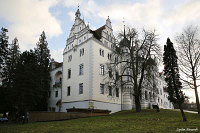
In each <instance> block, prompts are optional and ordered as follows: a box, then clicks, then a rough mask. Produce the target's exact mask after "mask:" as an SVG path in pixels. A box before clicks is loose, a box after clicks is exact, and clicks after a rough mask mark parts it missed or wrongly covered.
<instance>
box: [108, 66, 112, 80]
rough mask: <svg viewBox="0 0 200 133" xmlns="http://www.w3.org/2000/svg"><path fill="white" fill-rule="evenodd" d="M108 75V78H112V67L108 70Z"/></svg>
mask: <svg viewBox="0 0 200 133" xmlns="http://www.w3.org/2000/svg"><path fill="white" fill-rule="evenodd" d="M108 75H109V77H110V78H112V69H111V68H110V69H109V70H108Z"/></svg>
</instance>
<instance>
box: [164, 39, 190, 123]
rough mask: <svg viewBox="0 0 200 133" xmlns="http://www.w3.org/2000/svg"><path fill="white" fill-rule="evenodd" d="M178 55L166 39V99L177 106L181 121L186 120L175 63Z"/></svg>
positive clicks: (183, 97)
mask: <svg viewBox="0 0 200 133" xmlns="http://www.w3.org/2000/svg"><path fill="white" fill-rule="evenodd" d="M177 59H178V57H177V56H176V50H175V49H174V47H173V43H172V42H171V41H170V39H169V38H168V39H167V44H166V45H165V46H164V54H163V61H164V75H165V81H166V82H167V91H168V93H169V97H168V99H169V100H170V101H171V102H172V103H174V104H177V105H178V106H179V109H180V111H181V115H182V118H183V121H187V119H186V116H185V114H184V112H183V108H182V103H184V99H185V95H184V94H183V92H182V91H181V89H182V83H181V82H180V75H179V68H178V64H177Z"/></svg>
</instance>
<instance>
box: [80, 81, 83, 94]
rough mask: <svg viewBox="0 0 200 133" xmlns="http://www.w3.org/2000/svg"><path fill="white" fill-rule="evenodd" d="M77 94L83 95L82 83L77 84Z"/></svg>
mask: <svg viewBox="0 0 200 133" xmlns="http://www.w3.org/2000/svg"><path fill="white" fill-rule="evenodd" d="M79 94H83V83H80V84H79Z"/></svg>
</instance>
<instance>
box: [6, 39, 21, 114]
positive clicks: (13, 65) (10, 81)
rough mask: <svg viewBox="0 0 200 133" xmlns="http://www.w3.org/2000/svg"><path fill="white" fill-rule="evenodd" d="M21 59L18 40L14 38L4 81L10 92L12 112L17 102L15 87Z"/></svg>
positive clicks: (9, 98)
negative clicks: (15, 101) (14, 102)
mask: <svg viewBox="0 0 200 133" xmlns="http://www.w3.org/2000/svg"><path fill="white" fill-rule="evenodd" d="M19 59H20V50H19V44H18V39H17V38H14V40H13V41H12V43H11V44H9V50H8V58H7V61H6V64H7V70H8V71H7V74H6V75H7V76H6V78H5V79H4V81H5V82H4V83H5V87H6V88H7V90H8V95H7V99H8V100H9V105H10V106H11V108H10V111H13V109H14V104H13V101H14V100H15V94H16V89H15V87H14V80H15V74H16V71H17V64H18V61H19Z"/></svg>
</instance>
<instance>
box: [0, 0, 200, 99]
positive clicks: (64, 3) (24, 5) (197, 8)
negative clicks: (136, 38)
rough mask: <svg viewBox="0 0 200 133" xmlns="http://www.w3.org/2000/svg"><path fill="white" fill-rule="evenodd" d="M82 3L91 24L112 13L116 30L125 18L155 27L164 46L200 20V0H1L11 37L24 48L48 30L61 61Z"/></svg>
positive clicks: (1, 23)
mask: <svg viewBox="0 0 200 133" xmlns="http://www.w3.org/2000/svg"><path fill="white" fill-rule="evenodd" d="M78 4H79V5H80V11H81V17H82V18H84V20H85V22H86V24H87V23H89V25H90V28H92V29H96V28H98V27H100V26H102V25H104V24H105V21H106V19H107V17H108V16H109V17H110V19H111V21H112V26H113V30H114V33H115V34H116V33H117V32H118V31H119V30H122V29H123V18H124V20H125V24H126V25H127V26H131V27H136V28H138V29H139V30H141V29H142V28H146V29H155V30H156V31H157V33H158V34H159V38H160V40H159V43H160V44H161V45H162V47H163V46H164V44H165V42H166V39H167V37H170V38H171V40H172V42H175V41H174V38H175V36H176V34H177V33H180V32H181V31H182V30H183V29H184V28H185V27H186V26H188V25H195V26H199V24H200V0H0V27H6V28H8V31H9V33H8V35H9V37H10V38H9V39H10V41H11V40H13V39H14V37H17V38H18V40H19V45H20V49H21V50H22V51H24V50H29V49H30V48H31V49H32V48H34V47H35V44H36V42H37V41H38V38H39V35H40V34H41V33H42V31H45V33H46V35H47V41H48V43H49V48H50V50H51V57H52V58H54V59H55V60H56V61H59V62H61V61H62V60H63V58H62V52H63V49H64V48H65V41H66V39H67V37H68V36H69V32H70V29H71V26H72V24H73V22H74V18H75V12H76V10H77V7H78ZM193 91H194V90H192V91H188V92H187V94H188V95H189V96H192V95H193V94H194V92H193ZM193 96H194V95H193ZM193 101H194V99H193Z"/></svg>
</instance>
